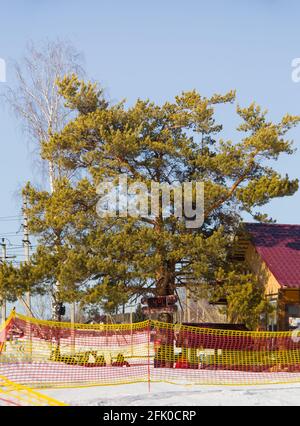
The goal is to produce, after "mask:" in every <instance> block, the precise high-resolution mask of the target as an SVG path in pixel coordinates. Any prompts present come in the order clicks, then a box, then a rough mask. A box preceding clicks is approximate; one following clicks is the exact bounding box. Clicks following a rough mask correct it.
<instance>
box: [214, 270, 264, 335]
mask: <svg viewBox="0 0 300 426" xmlns="http://www.w3.org/2000/svg"><path fill="white" fill-rule="evenodd" d="M245 267H246V265H243V264H241V265H239V266H236V265H235V270H233V271H229V272H227V274H224V271H222V270H219V271H218V274H217V276H218V278H217V279H218V282H219V285H218V286H216V287H214V289H213V291H211V289H210V295H211V299H212V300H214V301H217V300H220V299H224V298H226V300H227V306H226V308H225V312H226V315H227V320H228V322H230V323H234V324H237V323H242V324H246V326H247V327H248V328H249V329H250V330H255V329H256V328H257V327H258V326H259V324H260V323H261V316H262V315H264V314H267V313H271V312H272V307H271V306H270V304H269V302H268V301H267V300H266V299H265V297H264V293H265V289H264V287H263V285H262V284H261V283H260V282H259V281H258V279H257V277H256V276H255V275H254V274H251V273H247V272H246V269H245ZM225 312H224V313H225Z"/></svg>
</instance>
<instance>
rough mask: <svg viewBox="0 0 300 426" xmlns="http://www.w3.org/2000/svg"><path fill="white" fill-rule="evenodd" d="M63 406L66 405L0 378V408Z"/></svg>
mask: <svg viewBox="0 0 300 426" xmlns="http://www.w3.org/2000/svg"><path fill="white" fill-rule="evenodd" d="M64 405H66V404H64V403H62V402H60V401H57V400H55V399H53V398H49V397H48V396H45V395H42V394H40V393H39V392H36V391H34V390H32V389H30V388H28V387H25V386H22V385H20V384H18V383H14V382H11V381H10V380H8V379H7V378H6V377H3V376H0V406H64Z"/></svg>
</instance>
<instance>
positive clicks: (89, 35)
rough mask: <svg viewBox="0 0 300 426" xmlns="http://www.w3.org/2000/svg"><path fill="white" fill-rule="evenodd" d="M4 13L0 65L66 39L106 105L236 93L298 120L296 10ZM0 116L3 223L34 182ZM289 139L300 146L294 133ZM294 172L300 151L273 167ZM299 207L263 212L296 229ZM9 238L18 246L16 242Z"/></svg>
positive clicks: (281, 5)
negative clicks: (29, 48) (192, 92)
mask: <svg viewBox="0 0 300 426" xmlns="http://www.w3.org/2000/svg"><path fill="white" fill-rule="evenodd" d="M0 6H1V9H0V25H1V32H0V34H1V37H0V57H1V58H4V59H5V60H6V61H7V62H9V60H10V59H19V58H20V57H21V56H22V54H23V53H24V49H25V45H26V43H27V42H28V41H29V40H33V41H34V42H39V41H41V40H43V39H45V38H50V39H52V38H56V37H61V38H67V39H69V40H70V41H71V42H72V43H73V44H74V45H75V46H76V47H77V48H78V49H79V50H80V51H82V52H83V54H84V57H85V68H86V70H87V74H88V76H90V77H91V78H93V79H95V80H99V81H100V82H101V83H102V85H103V86H104V87H105V89H106V93H107V95H108V97H109V98H110V99H111V100H112V101H117V100H120V99H122V98H126V99H127V101H128V103H129V104H131V103H133V102H134V101H135V99H136V98H137V97H141V98H150V99H152V100H154V101H156V102H163V101H165V100H170V99H172V98H173V97H174V96H175V95H176V94H178V93H180V92H181V91H182V90H189V89H194V88H195V89H197V90H198V91H200V92H201V93H202V94H203V95H210V94H212V93H215V92H222V93H223V92H226V91H228V90H230V89H236V90H237V100H238V103H240V104H241V105H244V106H246V105H248V104H249V103H251V102H252V101H254V100H255V101H256V102H257V103H259V104H260V105H262V106H263V107H265V108H267V109H268V110H269V113H270V118H271V119H273V120H279V119H280V117H281V116H282V115H283V114H285V113H286V112H289V113H292V114H300V83H299V84H296V83H294V82H293V81H292V79H291V72H292V69H291V61H292V59H293V58H296V57H300V29H299V17H300V3H299V2H298V1H293V0H289V1H288V2H286V1H283V0H252V1H250V0H249V1H248V0H223V1H221V0H211V1H209V2H208V1H201V0H198V1H196V0H185V1H184V2H183V1H177V0H172V1H171V0H163V1H158V0H153V1H151V2H146V1H141V0H139V1H135V0H127V1H122V0H109V1H102V0H100V1H99V0H97V1H96V0H86V1H85V2H83V1H76V0H72V1H71V0H69V1H68V0H65V1H58V0H52V1H49V0H48V1H45V0H22V1H21V0H14V1H13V2H4V1H3V2H1V3H0ZM7 79H8V82H9V81H10V79H11V76H10V67H9V66H8V69H7ZM3 85H4V83H0V91H1V89H2V86H3ZM0 113H1V116H0V143H1V160H0V165H1V167H0V182H1V183H2V185H1V205H0V217H1V218H3V217H5V216H10V215H19V214H20V199H19V198H18V196H17V192H18V190H20V188H21V186H22V185H23V184H24V182H26V181H27V180H33V181H34V182H35V181H38V180H39V177H38V170H37V169H36V168H35V167H34V161H33V160H32V159H31V157H30V154H29V151H28V144H27V142H26V139H25V137H24V135H23V134H22V132H21V131H20V128H19V125H18V122H17V121H16V119H15V118H14V117H13V116H12V114H11V113H10V112H9V111H7V110H3V109H0ZM218 117H219V119H220V121H222V122H223V123H224V128H225V131H224V135H225V136H226V137H228V138H230V137H232V136H234V126H235V125H236V118H235V107H234V106H232V107H226V109H225V110H221V111H219V112H218ZM291 136H292V137H293V138H294V139H295V144H296V146H299V143H300V127H299V128H298V129H297V130H295V131H293V132H292V133H291ZM299 165H300V150H299V151H298V153H297V154H296V155H295V156H294V157H293V158H291V157H285V158H282V159H281V160H280V161H279V163H278V164H277V168H278V170H280V171H281V172H282V173H286V172H288V173H289V174H290V175H291V176H293V177H299V175H300V172H299V170H300V167H299ZM299 201H300V192H299V193H298V194H297V195H296V196H294V197H291V198H286V199H284V200H279V201H274V202H272V203H270V205H269V206H268V207H267V208H266V209H265V210H266V211H267V212H269V213H270V214H271V215H272V217H274V218H276V219H277V220H278V222H282V223H299V222H300V219H299V213H298V206H299V204H300V203H299ZM20 224H21V222H20V220H19V219H17V220H13V221H4V220H3V219H0V236H1V235H2V234H1V233H15V232H17V231H18V230H19V227H20ZM9 238H10V239H11V240H12V242H15V243H16V242H17V241H19V242H20V236H16V237H14V236H13V235H11V236H9Z"/></svg>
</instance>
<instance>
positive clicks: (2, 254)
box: [1, 238, 16, 324]
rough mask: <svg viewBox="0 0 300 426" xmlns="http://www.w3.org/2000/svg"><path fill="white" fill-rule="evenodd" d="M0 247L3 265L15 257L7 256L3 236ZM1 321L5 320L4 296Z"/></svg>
mask: <svg viewBox="0 0 300 426" xmlns="http://www.w3.org/2000/svg"><path fill="white" fill-rule="evenodd" d="M1 247H2V253H1V261H2V263H3V265H4V263H5V262H6V260H7V259H15V257H16V256H7V252H6V242H5V238H2V240H1ZM1 321H2V324H4V323H5V321H6V300H5V299H4V298H3V299H2V300H1Z"/></svg>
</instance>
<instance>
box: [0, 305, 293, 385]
mask: <svg viewBox="0 0 300 426" xmlns="http://www.w3.org/2000/svg"><path fill="white" fill-rule="evenodd" d="M299 336H300V332H299ZM0 374H1V375H4V376H6V377H7V378H8V379H9V380H11V381H14V382H18V383H21V384H25V385H27V386H30V387H32V388H34V387H40V388H41V387H47V388H49V387H79V386H96V385H116V384H126V383H136V382H159V381H165V382H169V383H178V384H191V385H193V384H195V385H251V384H266V383H292V382H299V381H300V339H298V336H297V332H296V333H290V332H281V333H270V332H268V333H262V332H243V331H228V330H212V329H205V328H203V329H202V328H198V327H188V326H182V325H179V324H176V325H173V324H165V323H161V322H157V321H145V322H142V323H137V324H117V325H98V324H97V325H84V324H75V325H73V326H72V325H71V324H69V323H56V322H50V321H40V320H36V319H32V318H27V317H25V316H22V315H19V314H14V313H13V314H12V315H11V316H10V318H9V319H8V321H7V323H6V326H5V328H4V329H3V330H2V332H1V334H0Z"/></svg>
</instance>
